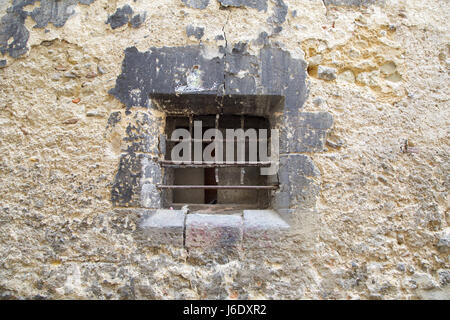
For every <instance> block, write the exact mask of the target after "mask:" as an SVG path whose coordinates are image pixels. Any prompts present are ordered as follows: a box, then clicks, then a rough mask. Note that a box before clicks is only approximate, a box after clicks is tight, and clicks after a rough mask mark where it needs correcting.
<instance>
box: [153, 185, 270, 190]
mask: <svg viewBox="0 0 450 320" xmlns="http://www.w3.org/2000/svg"><path fill="white" fill-rule="evenodd" d="M156 187H157V188H158V189H265V190H274V189H277V188H278V186H243V185H238V186H223V185H222V186H214V185H207V186H202V185H162V184H158V185H156Z"/></svg>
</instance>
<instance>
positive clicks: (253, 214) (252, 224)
mask: <svg viewBox="0 0 450 320" xmlns="http://www.w3.org/2000/svg"><path fill="white" fill-rule="evenodd" d="M288 230H289V225H288V224H287V223H286V222H285V221H284V220H283V219H282V218H281V217H280V216H279V215H278V214H277V213H276V212H275V211H273V210H244V236H243V239H244V240H243V243H244V247H246V248H249V247H261V248H267V247H274V246H277V245H279V244H280V242H281V241H282V239H283V236H284V235H285V234H286V232H287V231H288Z"/></svg>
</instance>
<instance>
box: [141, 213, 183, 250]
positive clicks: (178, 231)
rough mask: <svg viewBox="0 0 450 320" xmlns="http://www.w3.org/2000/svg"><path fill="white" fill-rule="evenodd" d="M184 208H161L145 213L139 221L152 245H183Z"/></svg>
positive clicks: (144, 234) (142, 230)
mask: <svg viewBox="0 0 450 320" xmlns="http://www.w3.org/2000/svg"><path fill="white" fill-rule="evenodd" d="M185 215H186V212H185V211H184V210H163V209H159V210H156V211H154V212H153V213H151V214H147V215H144V216H143V217H142V219H141V221H140V223H139V229H140V230H141V232H142V236H143V239H145V241H146V243H148V245H150V246H159V245H163V244H165V245H173V246H183V234H184V221H185Z"/></svg>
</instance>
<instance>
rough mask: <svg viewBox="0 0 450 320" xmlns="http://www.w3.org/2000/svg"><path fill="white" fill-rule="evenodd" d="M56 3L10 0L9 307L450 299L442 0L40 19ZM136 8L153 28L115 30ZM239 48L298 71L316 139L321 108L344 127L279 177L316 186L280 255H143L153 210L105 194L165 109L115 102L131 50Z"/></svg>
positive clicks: (166, 7)
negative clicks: (13, 303) (117, 202)
mask: <svg viewBox="0 0 450 320" xmlns="http://www.w3.org/2000/svg"><path fill="white" fill-rule="evenodd" d="M53 2H54V1H40V2H39V1H28V2H27V1H14V4H13V3H12V1H0V19H1V22H0V53H1V54H0V67H1V68H0V79H1V83H2V86H1V88H0V123H1V127H0V130H1V135H0V151H1V154H2V157H1V160H0V191H1V194H2V200H1V202H0V210H1V213H0V265H1V268H0V295H1V296H2V297H3V298H97V299H119V298H121V299H126V298H137V299H150V298H243V299H247V298H249V299H252V298H296V299H302V298H326V299H358V298H363V299H381V298H384V299H391V298H400V299H415V298H432V297H440V298H446V299H448V298H449V297H450V293H449V290H450V289H449V285H448V278H449V277H448V274H449V269H450V267H449V261H448V250H449V249H448V248H449V247H448V243H449V241H448V239H449V237H448V234H449V222H448V190H449V179H448V172H449V169H450V168H449V167H450V166H449V154H448V149H449V138H448V137H449V134H448V129H447V128H448V127H449V119H450V115H449V108H448V83H449V79H448V78H449V66H450V63H449V59H450V51H449V43H450V39H449V32H448V30H449V22H448V21H449V19H448V18H449V17H448V14H447V12H450V10H449V8H448V6H449V5H448V3H447V2H445V1H437V0H436V1H419V0H408V1H390V0H386V1H383V2H382V3H378V2H377V3H375V1H356V2H355V1H339V3H338V2H336V1H321V0H317V1H316V0H314V1H311V0H308V1H306V0H305V1H303V0H296V1H294V0H292V1H287V0H284V1H282V2H283V3H284V5H283V4H282V3H281V1H280V2H279V1H269V0H268V1H260V2H250V1H248V2H247V1H237V2H236V1H234V2H233V1H228V3H229V5H224V3H225V4H226V1H221V2H222V4H220V3H219V1H212V0H210V1H190V0H189V1H181V0H180V1H170V2H169V1H151V2H150V1H136V2H134V1H123V0H121V1H116V2H111V1H106V0H96V1H93V2H92V3H90V4H89V5H88V1H58V3H63V4H61V5H62V6H61V8H63V7H64V6H65V5H67V7H64V8H66V9H67V8H69V7H70V8H71V9H72V10H73V11H70V14H68V13H67V11H64V12H63V11H58V10H56V11H51V10H50V11H51V12H53V13H52V14H47V13H46V14H43V12H49V11H47V10H49V9H47V8H54V7H52V6H51V4H52V3H53ZM89 2H91V1H89ZM232 2H233V3H234V5H231V4H232ZM372 2H373V3H372ZM248 3H258V6H259V7H258V6H253V7H252V6H251V5H246V4H248ZM260 3H263V4H264V3H267V9H265V8H263V9H258V8H260V7H261V5H260ZM324 3H325V4H326V5H325V4H324ZM336 4H337V5H336ZM348 4H350V5H348ZM355 4H356V5H355ZM360 4H362V5H360ZM125 5H129V6H130V7H132V9H133V12H135V13H136V14H140V13H144V12H145V13H146V18H145V20H144V21H143V22H142V24H141V25H140V26H139V27H138V28H133V26H132V23H131V22H130V23H127V24H124V25H123V26H121V27H118V28H116V29H112V28H111V25H110V24H106V23H105V22H106V21H107V20H108V17H109V16H111V15H113V14H114V13H115V12H116V11H117V9H119V8H123V7H124V6H125ZM284 6H286V7H287V14H286V15H284V13H283V10H284V9H283V8H284ZM11 8H15V9H11ZM33 12H34V15H33V14H32V13H33ZM189 25H192V26H202V27H204V28H205V29H204V35H203V36H202V37H201V39H197V38H196V37H188V36H187V34H186V28H187V27H188V26H189ZM35 26H36V27H35ZM279 27H281V29H280V28H279ZM239 43H246V44H247V45H246V47H245V51H243V52H245V56H246V57H247V59H248V60H249V61H250V64H251V61H252V59H253V57H260V54H261V52H262V51H261V50H262V48H266V49H265V50H267V51H266V52H268V53H270V52H273V51H272V50H274V51H275V52H277V54H280V55H282V56H283V57H284V58H283V59H285V60H284V61H285V62H286V64H287V65H289V61H291V60H290V59H293V60H296V61H302V60H304V61H305V62H304V63H303V65H304V70H305V81H306V83H307V84H308V94H306V92H305V96H304V97H305V99H304V103H303V104H301V105H297V104H296V103H297V101H292V104H291V105H292V106H298V107H299V108H300V107H301V110H298V112H300V113H301V112H305V113H315V114H319V115H320V116H319V115H318V117H321V120H320V121H319V128H314V127H311V126H310V125H308V129H315V130H318V131H320V130H322V129H321V128H320V123H326V122H327V121H329V118H328V116H327V114H331V115H332V118H333V127H332V130H331V132H330V133H329V134H328V135H326V136H320V134H318V136H320V137H321V139H323V145H324V147H323V148H322V149H321V150H320V152H317V151H319V150H318V149H314V150H313V151H314V152H309V151H298V152H305V154H303V155H299V156H298V159H297V160H298V162H299V163H301V165H300V164H299V165H298V166H296V167H295V169H293V170H294V171H290V170H289V171H288V172H287V173H286V174H291V175H292V174H293V172H295V170H297V171H298V172H300V173H301V174H302V175H303V176H304V177H305V179H307V181H306V180H304V181H300V182H299V183H300V185H304V184H305V183H309V182H310V183H311V185H312V186H319V188H317V189H316V187H314V190H315V193H309V195H315V196H314V197H309V196H308V197H304V198H303V199H301V198H299V201H300V202H299V203H300V205H299V206H298V207H297V208H296V209H295V212H293V213H292V221H291V222H290V223H291V228H290V231H289V233H288V234H287V235H285V236H283V239H282V241H280V243H279V245H280V248H276V250H275V249H274V250H267V248H264V250H262V249H258V248H255V249H252V250H241V249H239V250H228V249H227V250H224V251H221V250H217V251H210V252H204V251H202V250H199V249H195V250H194V249H193V250H186V249H185V248H183V247H178V246H161V247H153V246H149V245H148V243H147V242H146V239H143V238H142V233H140V232H137V230H138V226H139V223H140V221H142V219H143V217H146V216H147V215H149V214H151V212H148V211H146V210H145V209H139V210H132V209H134V208H131V209H114V208H113V204H112V201H111V190H112V186H113V181H114V178H115V176H116V174H117V172H118V171H117V169H118V167H119V165H120V162H121V154H123V152H124V150H127V149H128V148H131V149H133V148H135V146H136V144H134V142H135V141H138V140H139V141H140V140H142V139H141V138H144V139H145V137H141V136H140V134H139V132H138V131H139V130H138V129H137V128H138V127H139V126H145V122H146V121H148V122H150V123H154V122H158V121H161V118H162V117H163V114H162V113H161V112H158V111H157V110H152V109H149V108H146V107H145V106H143V105H139V104H134V103H133V101H134V100H133V99H132V97H137V98H136V99H138V100H139V99H141V100H142V99H143V96H141V95H140V93H139V92H135V93H136V95H135V96H126V95H124V96H123V97H126V98H124V99H123V100H119V99H116V98H115V97H114V96H113V95H111V94H109V93H108V92H109V91H110V90H112V89H113V88H116V79H117V78H118V77H119V76H120V75H121V74H122V66H123V62H124V61H126V58H127V55H128V54H130V50H132V51H133V52H134V54H135V55H136V56H140V57H141V58H142V59H144V61H145V59H146V57H148V53H147V52H148V51H149V50H150V48H156V49H155V50H161V48H163V47H198V46H203V47H204V48H205V50H204V51H203V52H204V53H203V55H202V56H203V57H207V58H205V59H206V60H207V61H211V59H214V57H221V55H222V54H223V52H220V51H217V50H216V48H218V47H220V46H222V47H224V48H225V47H226V48H228V49H229V50H233V48H234V47H235V46H236V48H237V50H242V46H241V45H239ZM129 48H132V49H129ZM230 56H232V55H231V54H230V55H229V56H228V57H230ZM301 64H302V63H300V65H301ZM296 65H297V64H296ZM319 66H322V67H327V68H331V69H334V70H328V71H327V72H326V76H325V75H324V76H321V75H323V73H320V74H321V75H319ZM321 70H323V68H322V69H321ZM248 72H249V73H251V72H252V71H251V69H248ZM273 72H282V70H278V69H277V68H274V70H273ZM333 74H335V76H336V78H335V79H332V78H334V77H333ZM238 76H240V74H239V73H238V75H237V76H236V77H238ZM324 77H325V78H324ZM330 79H331V80H330ZM275 85H276V84H271V86H275ZM143 86H144V87H145V84H143ZM133 89H134V88H133ZM139 101H140V100H139ZM130 106H132V107H133V108H132V109H130ZM127 110H128V111H130V113H129V114H128V113H127V112H126V111H127ZM142 114H146V115H147V117H145V116H142ZM310 120H311V121H314V119H310ZM296 121H297V122H296V123H297V124H302V123H304V117H299V118H298V119H296ZM128 128H129V129H128ZM295 129H296V130H298V131H299V132H300V133H301V132H302V131H301V130H302V129H301V126H298V127H295ZM405 140H407V141H408V147H407V148H405V145H406V144H405ZM133 145H134V147H133ZM145 145H146V144H145V143H139V146H140V147H142V146H145ZM147 146H149V148H150V149H149V150H150V151H149V152H150V153H151V152H152V151H151V147H152V146H154V142H152V141H149V142H148V144H147ZM303 146H304V144H301V145H299V148H300V147H303ZM313 146H314V145H312V146H311V147H313ZM134 152H135V153H136V154H139V152H137V151H134ZM310 162H311V163H313V164H314V166H312V165H309V163H310ZM143 165H148V162H146V160H145V159H141V162H139V163H136V166H141V167H142V166H143ZM149 170H152V169H151V168H150V169H149ZM131 174H136V172H132V173H130V175H131ZM150 176H154V173H152V174H150ZM136 179H137V178H136ZM139 179H141V180H142V179H144V180H145V179H146V177H145V176H144V177H143V176H141V177H139ZM146 182H148V183H144V184H143V185H146V187H145V188H151V186H153V182H152V181H146ZM147 194H151V193H147ZM123 196H125V194H124V195H123ZM141 200H142V199H141ZM148 201H150V202H151V201H152V199H149V200H148ZM302 203H303V204H308V203H309V204H311V203H312V204H313V206H310V205H309V206H307V207H302V205H301V204H302Z"/></svg>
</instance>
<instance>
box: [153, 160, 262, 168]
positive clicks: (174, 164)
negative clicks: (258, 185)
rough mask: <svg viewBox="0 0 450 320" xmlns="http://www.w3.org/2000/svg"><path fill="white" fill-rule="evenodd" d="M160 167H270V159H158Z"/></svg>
mask: <svg viewBox="0 0 450 320" xmlns="http://www.w3.org/2000/svg"><path fill="white" fill-rule="evenodd" d="M158 162H159V163H160V164H161V166H162V167H172V168H224V167H270V164H271V162H270V161H259V162H254V161H253V162H251V161H248V162H222V163H220V162H201V163H194V162H188V163H179V162H178V161H172V160H159V161H158Z"/></svg>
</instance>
